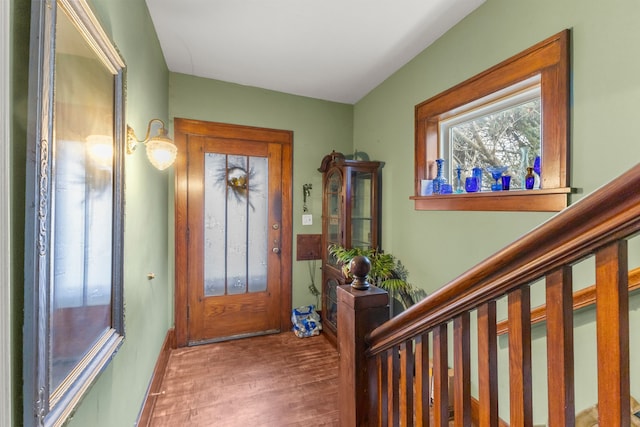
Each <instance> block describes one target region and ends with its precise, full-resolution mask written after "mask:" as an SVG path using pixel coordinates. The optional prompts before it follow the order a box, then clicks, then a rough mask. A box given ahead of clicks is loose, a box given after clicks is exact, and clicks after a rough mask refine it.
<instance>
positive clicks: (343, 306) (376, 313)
mask: <svg viewBox="0 0 640 427" xmlns="http://www.w3.org/2000/svg"><path fill="white" fill-rule="evenodd" d="M367 273H368V271H367ZM337 296H338V348H339V349H340V362H339V368H340V369H339V378H338V382H339V389H338V390H339V392H338V399H339V402H340V403H339V404H340V425H341V426H344V427H354V426H366V427H370V426H372V425H375V424H376V423H377V420H373V419H372V418H374V417H376V415H377V414H378V410H377V408H376V405H377V404H378V402H377V399H376V397H377V395H378V393H377V391H376V390H370V389H369V387H370V384H371V382H373V380H375V378H376V372H375V370H374V371H372V372H370V370H373V369H374V368H375V364H374V363H372V361H370V360H369V359H368V358H367V356H366V355H365V352H366V349H367V345H366V342H365V337H366V335H367V334H369V333H370V332H371V331H372V330H373V329H375V328H376V327H378V326H380V325H381V324H382V323H384V322H385V321H386V320H388V319H389V307H388V304H389V295H388V294H387V292H386V291H384V290H382V289H379V288H376V287H373V286H372V287H370V288H368V289H364V290H359V289H355V288H352V287H351V286H339V287H338V289H337ZM370 375H371V376H372V378H370Z"/></svg>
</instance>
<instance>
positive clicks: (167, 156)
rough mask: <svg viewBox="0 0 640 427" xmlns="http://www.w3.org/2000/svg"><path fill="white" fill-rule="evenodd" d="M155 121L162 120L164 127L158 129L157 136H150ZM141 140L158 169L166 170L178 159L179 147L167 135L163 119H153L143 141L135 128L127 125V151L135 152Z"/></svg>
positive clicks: (129, 152)
mask: <svg viewBox="0 0 640 427" xmlns="http://www.w3.org/2000/svg"><path fill="white" fill-rule="evenodd" d="M155 121H157V122H160V123H161V124H162V127H161V128H160V129H158V134H157V135H156V136H154V137H151V138H149V134H150V133H151V124H152V123H153V122H155ZM139 142H141V143H143V144H145V145H146V146H147V158H148V159H149V162H150V163H151V164H152V165H153V166H154V167H155V168H156V169H158V170H165V169H166V168H168V167H169V166H171V165H172V164H173V162H175V161H176V156H177V154H178V147H176V146H175V144H174V143H173V141H172V140H171V138H169V137H168V136H167V129H166V128H165V126H164V122H163V121H162V120H160V119H151V121H150V122H149V126H148V128H147V135H146V136H145V138H144V140H142V141H139V140H138V139H137V137H136V135H135V133H134V132H133V129H131V127H130V126H127V153H128V154H131V153H133V151H134V150H135V149H136V146H137V145H138V143H139Z"/></svg>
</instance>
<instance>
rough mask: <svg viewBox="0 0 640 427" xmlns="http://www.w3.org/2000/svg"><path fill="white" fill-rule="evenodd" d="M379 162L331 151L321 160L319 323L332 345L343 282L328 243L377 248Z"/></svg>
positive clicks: (334, 337) (338, 265) (334, 341)
mask: <svg viewBox="0 0 640 427" xmlns="http://www.w3.org/2000/svg"><path fill="white" fill-rule="evenodd" d="M381 167H382V163H380V162H372V161H362V160H347V159H345V157H344V155H343V154H341V153H337V152H335V151H333V152H332V153H331V154H329V155H327V156H325V157H324V158H323V159H322V164H321V165H320V168H319V169H318V170H319V171H320V172H322V192H323V197H322V323H323V331H324V332H325V333H326V335H327V337H328V338H329V340H330V341H332V342H333V343H334V344H335V343H336V331H337V323H336V322H337V317H338V312H337V307H338V304H337V298H336V288H337V286H339V285H344V284H345V278H344V276H343V274H342V266H341V265H340V264H339V263H338V262H337V261H336V260H335V259H334V258H333V257H331V256H330V255H329V249H328V248H329V246H330V245H340V246H343V247H345V248H354V247H358V248H363V249H367V248H379V247H380V240H379V239H380V215H379V213H380V182H381V180H380V169H381Z"/></svg>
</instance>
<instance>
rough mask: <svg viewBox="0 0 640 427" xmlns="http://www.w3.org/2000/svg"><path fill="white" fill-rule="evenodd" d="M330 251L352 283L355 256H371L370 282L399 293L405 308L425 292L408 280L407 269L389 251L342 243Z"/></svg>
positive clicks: (332, 246)
mask: <svg viewBox="0 0 640 427" xmlns="http://www.w3.org/2000/svg"><path fill="white" fill-rule="evenodd" d="M329 253H330V254H331V256H333V257H334V258H335V259H336V260H337V261H338V262H340V263H341V264H342V274H343V275H344V277H345V278H346V281H347V283H351V281H352V280H353V277H352V276H351V274H350V272H349V263H350V262H351V260H352V259H353V257H355V256H358V255H362V256H366V257H367V258H369V261H371V271H370V272H369V276H368V277H369V282H370V283H371V284H372V285H374V286H377V287H379V288H382V289H384V290H386V291H387V292H389V293H390V294H392V295H398V296H399V298H400V302H401V303H402V305H403V306H404V308H405V309H406V308H409V307H411V306H412V305H413V304H415V302H416V299H417V297H419V296H423V294H424V292H423V291H422V290H420V289H416V288H415V287H413V285H411V284H410V283H409V282H407V276H408V274H409V273H408V271H407V269H406V268H405V267H404V265H402V263H401V262H400V261H399V260H397V259H396V258H395V257H394V256H393V255H391V254H389V253H384V252H382V251H379V250H377V249H371V248H368V249H362V248H351V249H346V248H344V247H343V246H340V245H330V246H329ZM421 294H422V295H421Z"/></svg>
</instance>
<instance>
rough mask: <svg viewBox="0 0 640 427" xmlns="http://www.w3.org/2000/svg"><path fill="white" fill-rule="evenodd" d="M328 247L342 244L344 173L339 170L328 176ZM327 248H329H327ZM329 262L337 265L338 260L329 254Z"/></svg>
mask: <svg viewBox="0 0 640 427" xmlns="http://www.w3.org/2000/svg"><path fill="white" fill-rule="evenodd" d="M326 188H327V211H326V215H327V247H329V246H330V245H342V244H343V243H342V174H341V173H340V171H338V170H334V171H333V172H330V173H329V176H328V177H327V187H326ZM325 250H328V249H327V248H325ZM327 260H328V262H329V264H332V265H336V264H337V261H336V260H335V259H334V258H333V257H331V256H330V255H327Z"/></svg>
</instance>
